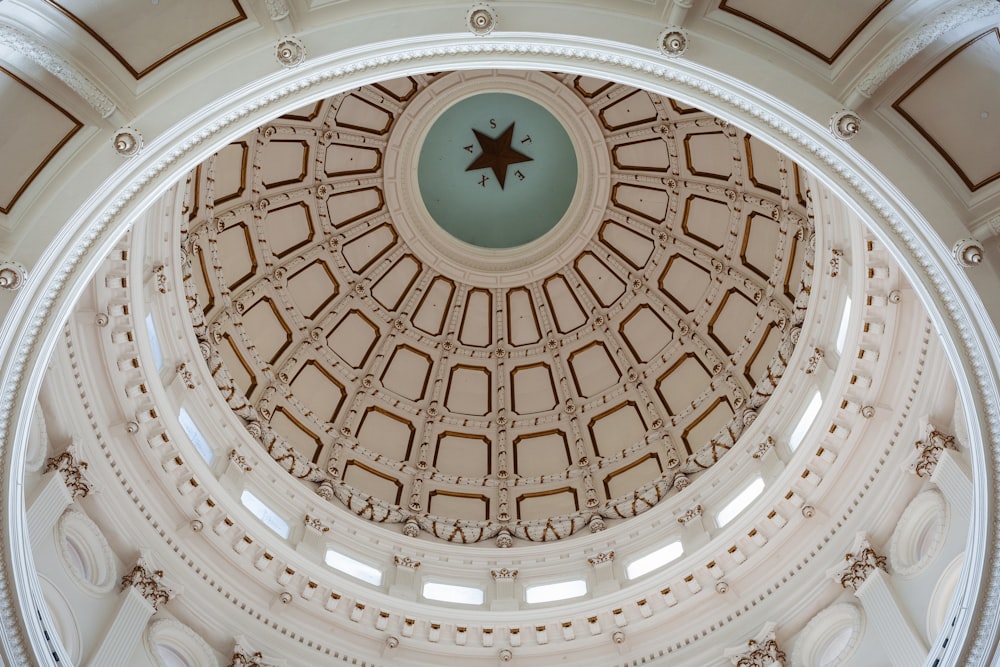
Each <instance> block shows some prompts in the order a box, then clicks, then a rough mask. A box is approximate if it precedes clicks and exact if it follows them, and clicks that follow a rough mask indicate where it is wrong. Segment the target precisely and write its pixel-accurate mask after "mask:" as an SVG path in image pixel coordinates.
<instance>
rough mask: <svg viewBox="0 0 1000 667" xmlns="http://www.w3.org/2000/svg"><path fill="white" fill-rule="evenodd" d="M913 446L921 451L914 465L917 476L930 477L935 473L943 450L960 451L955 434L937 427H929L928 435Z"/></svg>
mask: <svg viewBox="0 0 1000 667" xmlns="http://www.w3.org/2000/svg"><path fill="white" fill-rule="evenodd" d="M913 446H914V447H915V448H916V449H917V450H918V451H919V452H920V454H919V457H918V458H917V462H916V463H915V464H914V465H913V472H915V473H916V475H917V477H930V476H931V475H932V474H934V469H935V468H936V467H937V464H938V461H939V460H940V459H941V452H943V451H944V450H945V449H951V450H954V451H958V447H956V446H955V436H953V435H948V434H946V433H942V432H941V431H938V430H937V429H935V428H933V427H932V428H930V429H928V432H927V435H926V436H925V437H924V438H923V439H922V440H917V441H916V442H915V443H913Z"/></svg>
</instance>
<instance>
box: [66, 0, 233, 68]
mask: <svg viewBox="0 0 1000 667" xmlns="http://www.w3.org/2000/svg"><path fill="white" fill-rule="evenodd" d="M48 2H49V4H51V5H53V6H54V7H56V8H58V9H59V10H60V11H62V12H63V13H64V14H66V16H68V17H69V18H70V19H72V20H73V22H74V23H76V24H77V25H79V26H80V27H81V28H82V29H83V30H85V31H86V32H87V33H89V34H90V36H91V37H93V38H94V39H95V40H97V41H98V42H99V43H100V44H101V46H103V47H104V48H105V49H107V50H108V51H109V52H110V53H111V55H112V56H114V57H115V59H117V60H118V61H119V62H120V63H121V64H122V65H123V66H124V67H125V69H127V70H128V71H129V73H131V74H132V76H134V77H135V78H137V79H139V78H141V77H143V76H145V75H146V74H149V73H150V72H151V71H153V70H154V69H156V68H157V67H159V66H160V65H162V64H163V63H165V62H167V61H168V60H169V59H170V58H172V57H174V56H176V55H178V54H179V53H181V52H183V51H185V50H187V49H189V48H191V47H192V46H195V45H197V44H198V43H199V42H202V41H203V40H206V39H208V38H209V37H211V36H212V35H214V34H216V33H218V32H220V31H222V30H225V29H226V28H228V27H229V26H231V25H235V24H236V23H239V22H240V21H243V20H245V19H246V17H247V16H246V13H245V12H244V11H243V7H242V6H240V3H239V2H238V1H237V0H229V1H228V2H227V1H226V0H218V1H217V2H211V3H205V2H203V0H171V2H163V3H155V4H152V5H151V6H150V4H146V3H128V4H124V5H123V4H122V3H121V2H116V1H115V0H73V2H69V1H68V0H61V2H56V1H55V0H48Z"/></svg>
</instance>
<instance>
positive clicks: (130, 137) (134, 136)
mask: <svg viewBox="0 0 1000 667" xmlns="http://www.w3.org/2000/svg"><path fill="white" fill-rule="evenodd" d="M111 145H112V146H113V147H114V149H115V152H116V153H118V154H119V155H121V156H122V157H133V156H135V155H138V154H139V152H140V151H141V150H142V146H143V139H142V133H141V132H139V130H137V129H135V128H134V127H121V128H119V129H118V131H117V132H115V136H114V137H113V138H112V139H111Z"/></svg>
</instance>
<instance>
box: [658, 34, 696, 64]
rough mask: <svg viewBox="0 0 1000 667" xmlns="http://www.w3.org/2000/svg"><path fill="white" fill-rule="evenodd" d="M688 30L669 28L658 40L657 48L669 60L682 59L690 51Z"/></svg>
mask: <svg viewBox="0 0 1000 667" xmlns="http://www.w3.org/2000/svg"><path fill="white" fill-rule="evenodd" d="M689 41H690V40H689V38H688V33H687V30H685V29H684V28H680V27H678V26H667V27H666V28H664V29H663V31H662V32H660V34H659V36H658V37H657V38H656V47H657V48H658V49H659V50H660V53H662V54H663V55H665V56H666V57H667V58H680V57H681V56H683V55H684V54H685V53H687V50H688V43H689Z"/></svg>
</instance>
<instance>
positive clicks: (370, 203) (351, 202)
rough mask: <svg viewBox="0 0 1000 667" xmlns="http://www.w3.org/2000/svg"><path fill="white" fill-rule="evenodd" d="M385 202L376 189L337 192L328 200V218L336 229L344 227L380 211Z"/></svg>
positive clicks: (379, 191)
mask: <svg viewBox="0 0 1000 667" xmlns="http://www.w3.org/2000/svg"><path fill="white" fill-rule="evenodd" d="M383 204H385V201H384V200H383V199H382V191H381V190H380V189H378V188H376V187H370V188H360V189H357V190H347V191H345V192H337V193H334V194H332V195H330V196H329V197H327V199H326V211H327V217H328V218H329V220H330V224H331V225H333V226H334V227H343V226H344V225H347V224H349V223H351V222H354V221H355V220H361V219H362V218H365V217H367V216H369V215H371V214H373V213H376V212H377V211H379V210H380V209H381V208H382V206H383Z"/></svg>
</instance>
